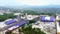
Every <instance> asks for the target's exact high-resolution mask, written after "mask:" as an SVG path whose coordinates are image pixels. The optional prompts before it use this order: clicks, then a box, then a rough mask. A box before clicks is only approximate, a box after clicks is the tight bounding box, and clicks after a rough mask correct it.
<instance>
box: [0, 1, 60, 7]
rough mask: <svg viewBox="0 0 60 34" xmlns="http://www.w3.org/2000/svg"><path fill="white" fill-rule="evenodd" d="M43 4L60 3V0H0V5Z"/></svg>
mask: <svg viewBox="0 0 60 34" xmlns="http://www.w3.org/2000/svg"><path fill="white" fill-rule="evenodd" d="M22 5H31V6H43V5H44V6H45V5H60V0H0V6H22Z"/></svg>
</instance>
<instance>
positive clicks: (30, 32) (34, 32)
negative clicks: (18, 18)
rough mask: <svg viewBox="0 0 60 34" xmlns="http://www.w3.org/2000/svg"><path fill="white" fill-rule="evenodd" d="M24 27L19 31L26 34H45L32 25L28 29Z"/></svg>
mask: <svg viewBox="0 0 60 34" xmlns="http://www.w3.org/2000/svg"><path fill="white" fill-rule="evenodd" d="M22 27H23V28H21V29H19V32H22V33H24V34H45V33H44V32H42V31H41V30H40V29H39V28H32V25H30V26H29V27H27V28H24V26H22ZM20 34H21V33H20Z"/></svg>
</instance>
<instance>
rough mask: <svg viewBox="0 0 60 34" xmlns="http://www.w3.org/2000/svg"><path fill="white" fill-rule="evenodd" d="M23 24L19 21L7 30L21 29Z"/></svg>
mask: <svg viewBox="0 0 60 34" xmlns="http://www.w3.org/2000/svg"><path fill="white" fill-rule="evenodd" d="M25 23H26V22H25V21H20V22H19V23H17V24H15V25H14V26H12V27H9V28H8V30H9V29H11V30H13V29H15V28H18V27H21V26H22V25H23V24H25Z"/></svg>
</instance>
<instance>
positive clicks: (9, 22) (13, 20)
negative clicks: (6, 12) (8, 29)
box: [5, 19, 17, 25]
mask: <svg viewBox="0 0 60 34" xmlns="http://www.w3.org/2000/svg"><path fill="white" fill-rule="evenodd" d="M14 22H17V21H16V20H15V19H12V20H9V21H6V22H5V24H6V25H9V24H12V23H14Z"/></svg>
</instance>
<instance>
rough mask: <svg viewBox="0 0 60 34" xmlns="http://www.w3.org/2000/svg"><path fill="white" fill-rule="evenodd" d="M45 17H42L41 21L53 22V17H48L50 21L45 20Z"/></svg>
mask: <svg viewBox="0 0 60 34" xmlns="http://www.w3.org/2000/svg"><path fill="white" fill-rule="evenodd" d="M45 18H46V16H42V17H41V21H44V22H54V17H50V19H45Z"/></svg>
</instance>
